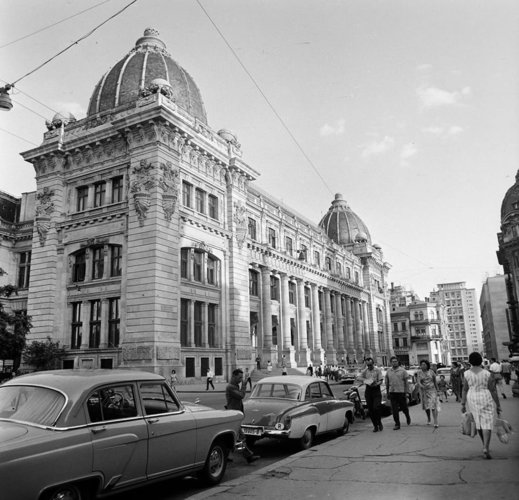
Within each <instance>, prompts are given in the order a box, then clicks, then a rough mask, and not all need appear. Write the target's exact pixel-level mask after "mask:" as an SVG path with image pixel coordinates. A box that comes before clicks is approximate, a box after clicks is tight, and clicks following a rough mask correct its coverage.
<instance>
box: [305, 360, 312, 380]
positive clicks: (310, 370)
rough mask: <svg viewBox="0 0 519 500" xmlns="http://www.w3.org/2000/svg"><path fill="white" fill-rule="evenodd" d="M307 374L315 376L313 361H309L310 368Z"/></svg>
mask: <svg viewBox="0 0 519 500" xmlns="http://www.w3.org/2000/svg"><path fill="white" fill-rule="evenodd" d="M306 374H307V375H308V376H310V377H313V376H314V367H313V366H312V363H309V365H308V368H307V369H306Z"/></svg>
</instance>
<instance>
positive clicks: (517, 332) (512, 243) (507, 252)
mask: <svg viewBox="0 0 519 500" xmlns="http://www.w3.org/2000/svg"><path fill="white" fill-rule="evenodd" d="M497 240H498V242H499V250H498V252H497V258H498V261H499V264H501V265H502V266H503V271H504V274H505V282H506V293H507V298H508V300H507V303H508V323H509V329H510V342H509V344H508V348H509V350H510V354H514V355H519V308H518V301H517V298H518V293H519V171H518V172H517V174H516V176H515V184H514V185H513V186H512V187H511V188H510V189H509V190H508V191H507V193H506V194H505V197H504V199H503V202H502V204H501V232H500V233H498V234H497Z"/></svg>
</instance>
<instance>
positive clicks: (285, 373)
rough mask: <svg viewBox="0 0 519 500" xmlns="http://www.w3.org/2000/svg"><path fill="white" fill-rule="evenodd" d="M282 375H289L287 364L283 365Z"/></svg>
mask: <svg viewBox="0 0 519 500" xmlns="http://www.w3.org/2000/svg"><path fill="white" fill-rule="evenodd" d="M281 375H288V369H287V365H285V363H283V364H282V365H281Z"/></svg>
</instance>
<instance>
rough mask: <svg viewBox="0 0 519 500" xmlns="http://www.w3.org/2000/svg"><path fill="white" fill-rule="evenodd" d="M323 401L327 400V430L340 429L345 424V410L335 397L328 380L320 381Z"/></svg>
mask: <svg viewBox="0 0 519 500" xmlns="http://www.w3.org/2000/svg"><path fill="white" fill-rule="evenodd" d="M319 385H320V386H321V394H322V398H323V402H326V412H327V415H328V419H327V430H328V431H331V430H333V429H339V428H342V427H343V426H344V415H345V411H344V409H343V408H341V406H340V404H339V403H338V402H337V400H336V399H335V396H334V395H333V392H332V390H331V389H330V386H329V385H328V384H327V383H326V382H319Z"/></svg>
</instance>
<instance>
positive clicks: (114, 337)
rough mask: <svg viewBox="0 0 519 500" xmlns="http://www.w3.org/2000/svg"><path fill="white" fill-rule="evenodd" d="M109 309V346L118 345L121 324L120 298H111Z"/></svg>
mask: <svg viewBox="0 0 519 500" xmlns="http://www.w3.org/2000/svg"><path fill="white" fill-rule="evenodd" d="M108 309H109V311H108V314H109V315H108V347H118V346H119V335H120V324H121V316H120V312H119V311H120V299H119V298H118V297H117V298H115V299H109V301H108Z"/></svg>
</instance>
